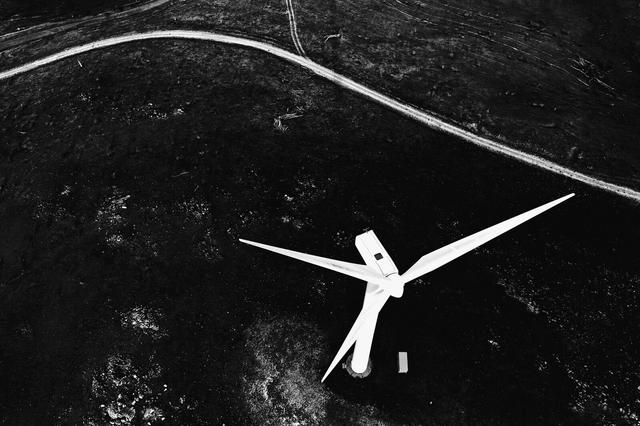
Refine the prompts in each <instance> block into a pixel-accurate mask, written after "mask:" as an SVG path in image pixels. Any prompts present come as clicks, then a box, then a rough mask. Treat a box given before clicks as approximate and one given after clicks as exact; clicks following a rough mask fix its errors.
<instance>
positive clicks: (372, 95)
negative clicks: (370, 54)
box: [0, 30, 640, 202]
mask: <svg viewBox="0 0 640 426" xmlns="http://www.w3.org/2000/svg"><path fill="white" fill-rule="evenodd" d="M154 39H183V40H202V41H209V42H215V43H222V44H227V45H232V46H240V47H245V48H250V49H256V50H259V51H262V52H266V53H269V54H271V55H274V56H277V57H278V58H281V59H284V60H286V61H288V62H290V63H293V64H296V65H299V66H301V67H304V68H306V69H308V70H310V71H312V72H313V73H315V74H316V75H318V76H320V77H322V78H325V79H327V80H329V81H331V82H332V83H334V84H336V85H338V86H340V87H343V88H345V89H348V90H351V91H353V92H355V93H358V94H360V95H361V96H363V97H365V98H367V99H369V100H371V101H373V102H376V103H378V104H380V105H382V106H384V107H387V108H390V109H392V110H394V111H396V112H398V113H400V114H402V115H404V116H406V117H408V118H411V119H413V120H415V121H418V122H420V123H422V124H424V125H426V126H427V127H429V128H431V129H434V130H438V131H441V132H444V133H447V134H449V135H452V136H455V137H457V138H459V139H462V140H464V141H466V142H470V143H472V144H474V145H477V146H479V147H481V148H484V149H486V150H489V151H492V152H495V153H498V154H501V155H504V156H506V157H509V158H513V159H515V160H518V161H520V162H523V163H525V164H529V165H532V166H535V167H538V168H541V169H543V170H547V171H549V172H552V173H555V174H558V175H560V176H564V177H567V178H570V179H573V180H575V181H578V182H582V183H584V184H586V185H589V186H592V187H595V188H599V189H602V190H605V191H608V192H611V193H614V194H617V195H620V196H623V197H626V198H629V199H631V200H634V201H636V202H640V192H639V191H636V190H634V189H631V188H628V187H625V186H621V185H616V184H613V183H610V182H606V181H604V180H601V179H598V178H596V177H593V176H589V175H586V174H584V173H581V172H577V171H575V170H571V169H569V168H568V167H565V166H562V165H560V164H557V163H554V162H553V161H550V160H547V159H544V158H541V157H538V156H536V155H534V154H529V153H526V152H522V151H518V150H517V149H515V148H511V147H508V146H505V145H502V144H500V143H498V142H495V141H493V140H490V139H487V138H485V137H482V136H479V135H476V134H474V133H471V132H469V131H468V130H465V129H463V128H461V127H458V126H456V125H454V124H451V123H448V122H446V121H444V120H442V119H440V118H438V117H436V116H435V115H433V114H432V113H429V112H426V111H423V110H420V109H418V108H415V107H413V106H411V105H408V104H406V103H403V102H401V101H399V100H396V99H394V98H392V97H390V96H387V95H384V94H382V93H380V92H377V91H375V90H373V89H370V88H368V87H366V86H364V85H362V84H360V83H357V82H355V81H353V80H351V79H350V78H348V77H346V76H343V75H341V74H338V73H336V72H335V71H332V70H330V69H329V68H326V67H324V66H322V65H320V64H318V63H316V62H313V61H312V60H310V59H308V58H305V57H302V56H300V55H297V54H295V53H293V52H290V51H288V50H285V49H282V48H280V47H277V46H274V45H272V44H269V43H265V42H261V41H256V40H251V39H247V38H242V37H236V36H230V35H225V34H218V33H213V32H204V31H187V30H167V31H152V32H147V33H137V34H129V35H124V36H119V37H111V38H107V39H103V40H99V41H95V42H92V43H87V44H84V45H81V46H76V47H72V48H69V49H66V50H63V51H61V52H58V53H55V54H53V55H50V56H47V57H44V58H41V59H38V60H35V61H32V62H29V63H27V64H25V65H22V66H19V67H16V68H12V69H9V70H7V71H3V72H0V80H5V79H8V78H11V77H15V76H17V75H20V74H23V73H26V72H28V71H31V70H34V69H36V68H39V67H42V66H45V65H47V64H50V63H52V62H56V61H60V60H62V59H65V58H69V57H72V56H76V55H79V54H82V53H85V52H89V51H92V50H96V49H103V48H106V47H111V46H115V45H119V44H123V43H130V42H135V41H142V40H154Z"/></svg>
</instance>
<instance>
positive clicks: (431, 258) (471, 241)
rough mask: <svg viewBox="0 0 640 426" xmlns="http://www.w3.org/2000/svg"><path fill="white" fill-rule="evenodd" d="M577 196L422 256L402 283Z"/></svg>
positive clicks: (553, 202)
mask: <svg viewBox="0 0 640 426" xmlns="http://www.w3.org/2000/svg"><path fill="white" fill-rule="evenodd" d="M574 195H575V194H573V193H571V194H569V195H565V196H564V197H562V198H558V199H557V200H554V201H551V202H550V203H547V204H544V205H542V206H540V207H537V208H535V209H533V210H529V211H528V212H525V213H522V214H520V215H518V216H515V217H512V218H511V219H508V220H505V221H504V222H500V223H498V224H497V225H494V226H492V227H490V228H487V229H484V230H482V231H480V232H476V233H475V234H472V235H470V236H468V237H466V238H463V239H461V240H458V241H456V242H454V243H451V244H449V245H447V246H444V247H442V248H439V249H438V250H435V251H432V252H431V253H429V254H427V255H425V256H422V257H421V258H420V259H419V260H418V261H417V262H416V263H415V264H414V265H413V266H412V267H411V268H409V270H408V271H407V272H405V273H404V274H402V275H401V278H402V281H403V282H404V283H407V282H409V281H411V280H413V279H416V278H418V277H420V276H422V275H424V274H426V273H429V272H431V271H433V270H434V269H437V268H439V267H441V266H442V265H444V264H446V263H449V262H451V261H452V260H454V259H456V258H458V257H460V256H462V255H463V254H465V253H467V252H469V251H471V250H473V249H475V248H477V247H479V246H481V245H482V244H484V243H486V242H487V241H489V240H492V239H493V238H495V237H497V236H499V235H502V234H504V233H505V232H507V231H509V230H510V229H513V228H515V227H516V226H518V225H520V224H522V223H524V222H526V221H527V220H529V219H531V218H533V217H535V216H537V215H539V214H540V213H542V212H544V211H546V210H549V209H550V208H551V207H554V206H556V205H558V204H560V203H561V202H563V201H565V200H567V199H569V198H571V197H573V196H574Z"/></svg>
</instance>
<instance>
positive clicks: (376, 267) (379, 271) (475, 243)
mask: <svg viewBox="0 0 640 426" xmlns="http://www.w3.org/2000/svg"><path fill="white" fill-rule="evenodd" d="M574 195H575V194H573V193H571V194H569V195H566V196H564V197H562V198H558V199H557V200H554V201H551V202H549V203H547V204H544V205H542V206H540V207H537V208H535V209H533V210H529V211H528V212H525V213H522V214H520V215H518V216H515V217H512V218H511V219H507V220H505V221H504V222H500V223H498V224H497V225H493V226H491V227H489V228H487V229H484V230H482V231H479V232H476V233H475V234H472V235H469V236H468V237H465V238H462V239H461V240H458V241H456V242H453V243H451V244H449V245H446V246H444V247H441V248H439V249H437V250H435V251H432V252H431V253H429V254H426V255H424V256H422V257H421V258H420V259H419V260H418V261H417V262H416V263H415V264H414V265H413V266H412V267H411V268H409V269H408V270H407V271H406V272H405V273H403V274H402V275H398V268H397V267H396V265H395V264H394V263H393V261H392V260H391V257H389V254H388V253H387V251H386V250H385V249H384V247H383V246H382V244H381V243H380V240H378V238H377V237H376V234H374V232H373V231H367V232H365V233H363V234H360V235H358V236H356V248H357V249H358V251H359V252H360V255H361V256H362V258H363V259H364V262H365V264H364V265H361V264H356V263H349V262H343V261H340V260H333V259H327V258H325V257H320V256H314V255H311V254H306V253H300V252H296V251H292V250H287V249H283V248H279V247H274V246H270V245H267V244H261V243H256V242H253V241H248V240H243V239H240V241H241V242H243V243H246V244H250V245H253V246H256V247H260V248H263V249H265V250H269V251H273V252H275V253H279V254H282V255H285V256H289V257H293V258H294V259H298V260H302V261H304V262H307V263H311V264H313V265H316V266H321V267H323V268H327V269H331V270H333V271H336V272H340V273H343V274H345V275H349V276H351V277H354V278H358V279H361V280H363V281H366V282H367V289H366V292H365V295H364V302H363V305H362V310H361V311H360V314H359V315H358V317H357V318H356V321H355V322H354V323H353V326H352V327H351V330H350V331H349V334H347V338H346V339H345V340H344V343H342V346H341V347H340V350H338V353H337V354H336V356H335V358H334V359H333V361H332V362H331V365H330V366H329V368H328V369H327V372H326V373H325V375H324V377H323V378H322V382H324V380H325V379H326V378H327V376H328V375H329V373H331V371H332V370H333V369H334V368H335V366H336V365H337V364H338V362H340V360H341V359H342V357H344V356H345V354H346V353H347V352H348V351H349V349H350V348H351V346H353V345H354V344H355V349H354V351H353V358H352V360H351V368H352V369H353V371H354V372H356V373H364V372H365V371H366V369H367V366H368V363H369V353H370V351H371V344H372V342H373V334H374V331H375V328H376V321H377V320H378V313H379V312H380V310H381V309H382V307H383V306H384V304H385V303H386V302H387V300H388V299H389V297H390V296H393V297H396V298H399V297H402V294H403V292H404V285H405V284H406V283H408V282H409V281H412V280H414V279H416V278H418V277H421V276H422V275H424V274H427V273H429V272H431V271H433V270H434V269H437V268H439V267H441V266H442V265H444V264H446V263H449V262H451V261H452V260H454V259H456V258H458V257H460V256H462V255H463V254H465V253H467V252H469V251H471V250H473V249H475V248H477V247H479V246H481V245H482V244H484V243H486V242H487V241H490V240H492V239H493V238H495V237H497V236H499V235H501V234H503V233H505V232H507V231H509V230H510V229H513V228H515V227H516V226H518V225H520V224H522V223H524V222H526V221H527V220H529V219H531V218H533V217H535V216H537V215H539V214H540V213H542V212H544V211H546V210H549V209H550V208H552V207H554V206H556V205H558V204H560V203H561V202H563V201H565V200H567V199H569V198H571V197H573V196H574Z"/></svg>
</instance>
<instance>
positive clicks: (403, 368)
mask: <svg viewBox="0 0 640 426" xmlns="http://www.w3.org/2000/svg"><path fill="white" fill-rule="evenodd" d="M408 371H409V360H408V359H407V353H406V352H398V373H406V372H408Z"/></svg>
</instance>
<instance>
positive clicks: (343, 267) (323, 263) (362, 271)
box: [240, 238, 389, 286]
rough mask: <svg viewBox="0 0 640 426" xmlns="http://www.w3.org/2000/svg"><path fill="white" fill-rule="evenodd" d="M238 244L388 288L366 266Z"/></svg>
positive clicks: (257, 245)
mask: <svg viewBox="0 0 640 426" xmlns="http://www.w3.org/2000/svg"><path fill="white" fill-rule="evenodd" d="M240 242H242V243H245V244H249V245H252V246H255V247H259V248H261V249H264V250H269V251H272V252H274V253H278V254H282V255H284V256H288V257H292V258H294V259H298V260H301V261H303V262H307V263H311V264H312V265H316V266H320V267H322V268H326V269H330V270H332V271H336V272H340V273H341V274H345V275H348V276H350V277H354V278H358V279H359V280H363V281H367V282H374V283H376V284H378V285H381V286H388V285H389V283H388V282H386V281H387V280H386V279H385V278H384V277H383V276H382V275H380V273H378V272H377V271H375V270H373V269H372V268H371V267H369V266H367V265H360V264H357V263H350V262H343V261H341V260H334V259H329V258H326V257H320V256H314V255H312V254H306V253H301V252H297V251H293V250H287V249H283V248H280V247H275V246H270V245H267V244H262V243H256V242H254V241H249V240H244V239H242V238H241V239H240Z"/></svg>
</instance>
